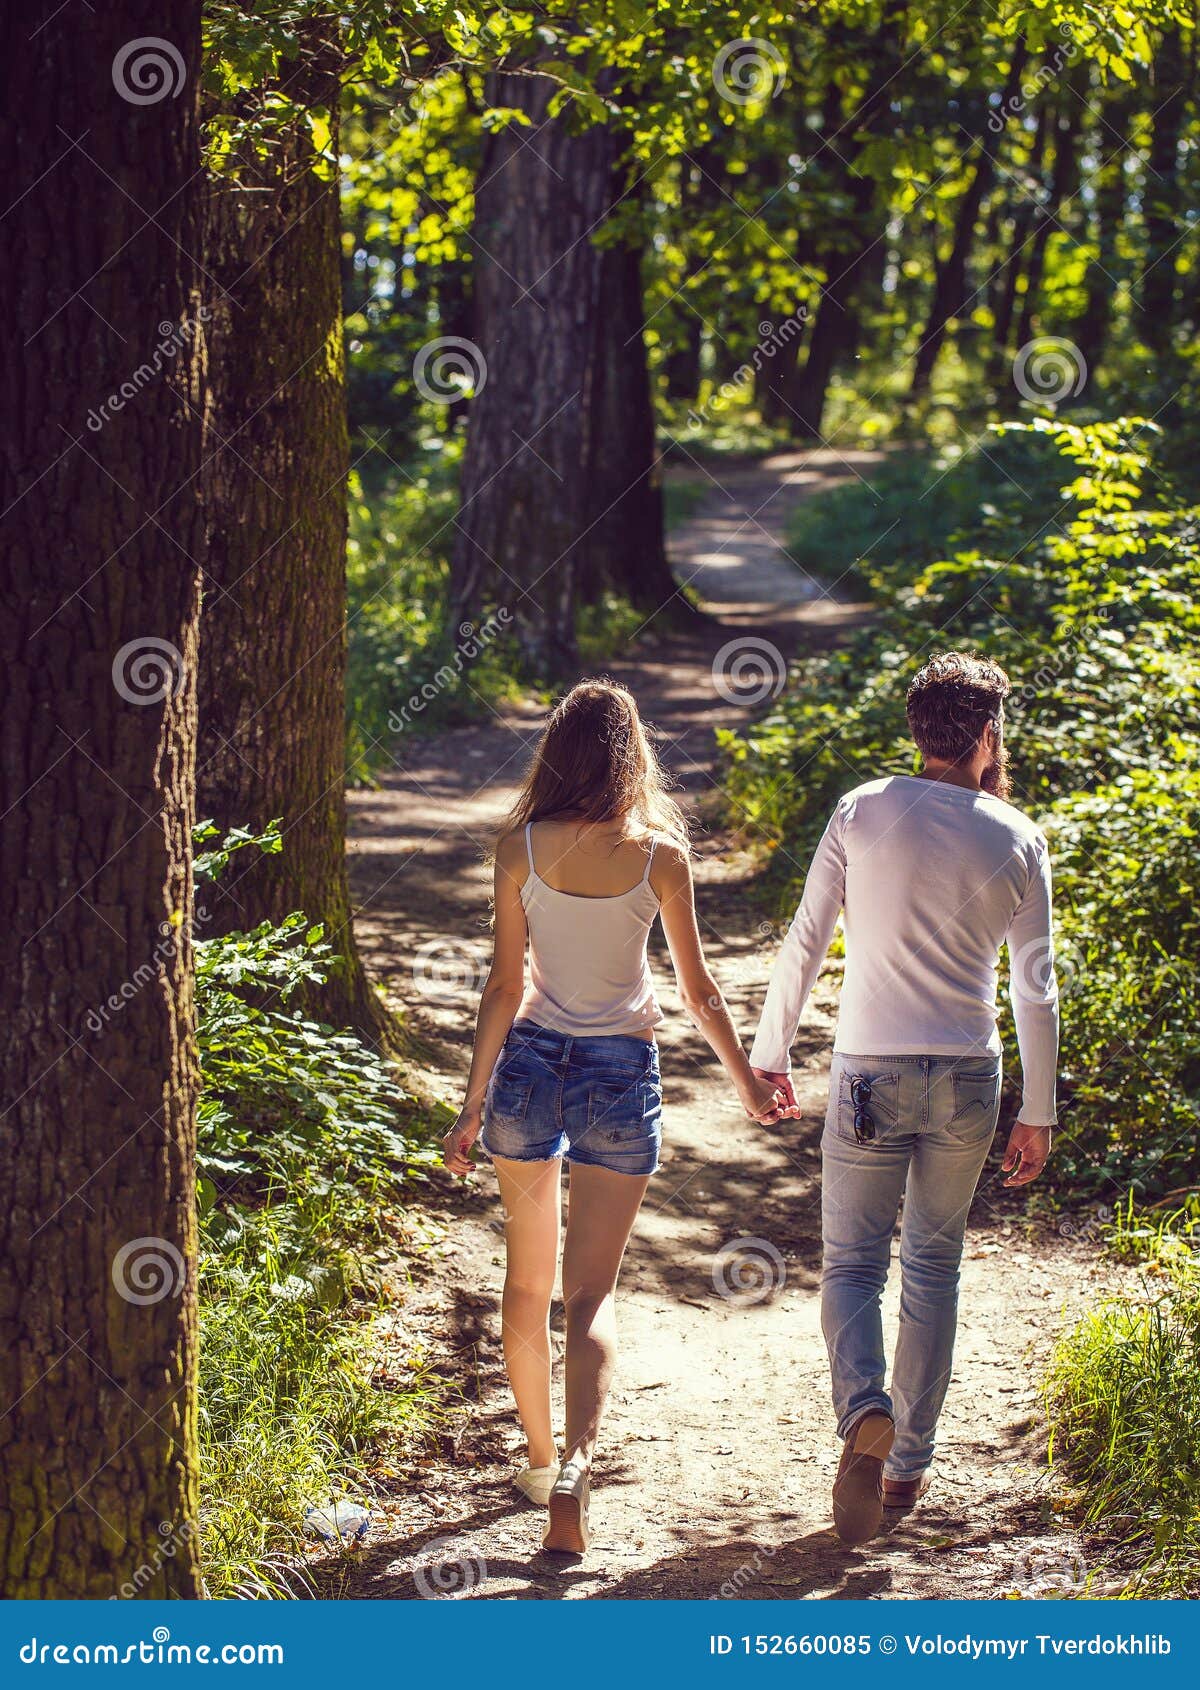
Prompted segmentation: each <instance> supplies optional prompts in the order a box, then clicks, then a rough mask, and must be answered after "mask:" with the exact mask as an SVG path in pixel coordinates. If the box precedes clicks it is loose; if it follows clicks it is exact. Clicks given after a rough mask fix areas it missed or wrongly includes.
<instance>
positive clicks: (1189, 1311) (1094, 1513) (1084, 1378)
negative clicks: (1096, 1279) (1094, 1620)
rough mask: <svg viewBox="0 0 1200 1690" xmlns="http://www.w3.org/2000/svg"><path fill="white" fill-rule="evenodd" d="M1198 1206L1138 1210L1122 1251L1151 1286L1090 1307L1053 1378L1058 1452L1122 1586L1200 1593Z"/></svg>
mask: <svg viewBox="0 0 1200 1690" xmlns="http://www.w3.org/2000/svg"><path fill="white" fill-rule="evenodd" d="M1195 1226H1196V1222H1195V1216H1194V1214H1188V1213H1187V1212H1185V1211H1180V1212H1178V1213H1176V1214H1175V1215H1172V1216H1169V1217H1167V1218H1165V1219H1163V1218H1160V1217H1145V1216H1140V1215H1138V1214H1137V1213H1136V1212H1135V1210H1134V1209H1133V1206H1132V1204H1130V1205H1128V1206H1127V1207H1126V1208H1125V1209H1124V1210H1123V1211H1122V1212H1121V1213H1120V1214H1119V1215H1118V1217H1117V1220H1116V1223H1115V1224H1114V1227H1113V1230H1112V1238H1111V1245H1112V1249H1113V1252H1114V1254H1116V1255H1118V1256H1119V1257H1122V1258H1124V1259H1125V1260H1133V1261H1137V1262H1139V1263H1140V1264H1141V1265H1142V1267H1143V1270H1144V1272H1143V1282H1142V1286H1141V1289H1140V1292H1138V1293H1136V1294H1133V1295H1129V1296H1124V1297H1117V1298H1112V1299H1110V1300H1108V1301H1107V1302H1105V1303H1103V1304H1101V1305H1100V1307H1099V1308H1096V1309H1093V1310H1090V1311H1089V1312H1088V1313H1087V1314H1086V1315H1085V1316H1084V1317H1083V1319H1082V1320H1080V1321H1079V1322H1078V1324H1077V1325H1076V1326H1075V1327H1074V1328H1073V1329H1072V1330H1071V1331H1070V1332H1068V1333H1067V1334H1066V1335H1065V1336H1064V1337H1062V1338H1061V1339H1060V1340H1059V1342H1058V1344H1057V1346H1056V1348H1055V1352H1054V1357H1053V1360H1052V1362H1051V1366H1050V1370H1049V1374H1048V1377H1047V1381H1046V1398H1047V1406H1048V1411H1049V1418H1050V1428H1051V1446H1050V1448H1051V1456H1052V1458H1053V1457H1055V1456H1057V1457H1058V1458H1059V1459H1060V1460H1061V1462H1062V1463H1063V1465H1064V1467H1065V1468H1066V1470H1067V1472H1068V1473H1069V1474H1070V1476H1071V1478H1072V1479H1073V1480H1074V1481H1075V1482H1076V1484H1077V1485H1078V1487H1079V1499H1078V1506H1079V1512H1080V1514H1081V1516H1082V1518H1083V1520H1084V1521H1085V1522H1086V1524H1087V1525H1088V1526H1089V1527H1091V1528H1092V1531H1093V1532H1094V1534H1095V1540H1096V1544H1097V1547H1098V1548H1099V1550H1100V1553H1101V1554H1102V1555H1103V1556H1104V1557H1105V1558H1106V1560H1108V1561H1109V1562H1110V1563H1111V1567H1110V1568H1109V1569H1108V1570H1110V1571H1112V1572H1115V1573H1116V1574H1117V1575H1118V1582H1119V1583H1120V1584H1121V1585H1122V1586H1123V1589H1122V1594H1127V1595H1131V1596H1138V1597H1157V1596H1167V1597H1178V1596H1195V1595H1197V1594H1198V1593H1200V1254H1198V1253H1197V1249H1196V1235H1195Z"/></svg>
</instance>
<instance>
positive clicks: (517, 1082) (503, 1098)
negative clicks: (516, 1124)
mask: <svg viewBox="0 0 1200 1690" xmlns="http://www.w3.org/2000/svg"><path fill="white" fill-rule="evenodd" d="M533 1086H534V1081H533V1077H532V1075H530V1074H527V1073H524V1072H522V1069H521V1068H519V1067H517V1066H516V1065H515V1064H512V1063H510V1064H508V1065H507V1066H506V1067H504V1068H498V1069H497V1070H496V1073H495V1076H494V1077H493V1079H492V1091H491V1097H490V1098H489V1100H488V1116H489V1119H491V1120H493V1121H523V1120H524V1119H525V1117H526V1115H528V1113H529V1100H530V1098H531V1097H532V1096H533Z"/></svg>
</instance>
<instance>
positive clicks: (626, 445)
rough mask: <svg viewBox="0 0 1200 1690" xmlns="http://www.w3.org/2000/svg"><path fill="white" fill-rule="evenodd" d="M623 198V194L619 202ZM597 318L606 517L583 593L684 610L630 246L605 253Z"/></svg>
mask: <svg viewBox="0 0 1200 1690" xmlns="http://www.w3.org/2000/svg"><path fill="white" fill-rule="evenodd" d="M621 192H622V189H621V187H620V185H617V186H616V187H615V192H614V197H619V196H620V194H621ZM603 257H604V263H603V272H602V277H601V290H602V295H601V296H602V300H603V307H602V309H601V310H600V311H599V313H598V314H597V317H596V323H595V327H596V336H597V346H596V350H595V369H596V389H595V399H594V417H593V426H592V429H591V449H592V468H591V477H590V481H591V494H592V502H593V506H594V508H596V509H597V510H598V512H599V515H598V516H597V517H596V518H595V519H594V522H593V526H592V528H591V530H590V532H589V533H588V534H587V535H586V551H585V553H584V560H585V561H584V569H583V572H582V573H583V580H582V583H581V585H582V589H583V593H584V594H585V595H586V596H587V597H589V598H591V599H595V598H596V597H598V596H599V591H600V589H601V588H602V586H604V585H607V586H610V587H612V588H614V589H615V590H616V591H617V592H618V593H620V594H622V595H623V596H624V597H625V598H627V599H629V600H630V601H631V602H632V603H633V604H635V605H636V606H637V607H638V608H639V609H640V610H646V611H650V612H655V611H660V610H661V611H666V610H667V609H668V608H671V609H672V611H674V610H677V609H680V608H682V607H683V605H684V603H685V601H683V600H682V599H681V598H679V597H678V593H677V588H676V584H675V578H674V576H673V575H672V574H671V571H670V569H669V568H668V566H667V554H666V545H665V543H664V538H663V532H664V531H663V499H662V478H661V474H660V470H659V461H658V446H657V443H656V440H655V429H654V401H653V397H652V395H651V392H650V371H649V368H648V366H647V363H646V342H645V313H644V309H643V304H642V258H641V251H640V248H639V247H638V246H637V245H635V244H634V243H633V242H630V241H623V242H619V243H618V244H616V245H614V246H610V247H606V248H605V250H604V255H603Z"/></svg>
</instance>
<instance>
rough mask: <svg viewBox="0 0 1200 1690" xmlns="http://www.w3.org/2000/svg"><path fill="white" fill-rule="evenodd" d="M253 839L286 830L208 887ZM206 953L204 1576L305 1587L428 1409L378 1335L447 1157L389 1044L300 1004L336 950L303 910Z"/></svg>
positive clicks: (267, 1587)
mask: <svg viewBox="0 0 1200 1690" xmlns="http://www.w3.org/2000/svg"><path fill="white" fill-rule="evenodd" d="M199 834H200V840H199V842H200V843H201V844H207V843H209V842H210V841H211V830H210V829H208V828H206V827H202V828H201V829H200V830H199ZM245 848H251V849H259V848H261V849H266V850H274V849H277V848H278V835H277V833H275V832H272V833H269V834H267V835H263V836H260V837H252V836H250V835H247V834H245V833H242V834H239V835H236V836H231V837H230V838H229V839H226V840H224V841H222V842H221V843H220V844H219V845H218V846H217V847H216V848H215V849H210V850H207V851H205V852H204V853H203V854H202V855H201V856H200V857H199V858H198V859H197V870H198V874H199V877H200V879H201V881H202V882H203V880H204V879H206V878H207V877H209V876H210V875H212V874H214V873H219V872H220V870H221V869H222V868H223V867H224V865H225V862H226V861H227V860H228V857H229V854H230V852H231V851H234V850H241V849H245ZM201 895H202V894H201ZM196 950H197V970H196V994H197V1011H198V1031H199V1043H200V1060H201V1071H202V1077H203V1088H204V1089H203V1093H202V1096H201V1102H200V1113H199V1169H200V1182H199V1191H200V1210H201V1261H200V1293H201V1373H200V1444H201V1463H202V1467H201V1471H202V1478H203V1484H204V1498H203V1503H202V1508H201V1530H202V1538H203V1551H204V1563H205V1578H206V1583H207V1587H208V1592H209V1595H210V1596H214V1597H220V1596H228V1595H233V1594H280V1595H287V1594H295V1593H297V1592H298V1591H299V1590H300V1589H302V1588H304V1587H305V1584H306V1576H305V1574H304V1571H303V1557H302V1555H301V1554H300V1551H301V1546H302V1536H301V1534H302V1529H303V1517H304V1513H305V1509H306V1508H307V1507H309V1506H319V1505H321V1504H323V1503H325V1502H327V1501H328V1500H329V1499H330V1497H337V1496H339V1495H341V1494H343V1493H346V1492H350V1493H352V1494H354V1493H356V1494H362V1491H363V1488H364V1485H365V1483H366V1478H367V1466H368V1459H369V1457H370V1455H371V1452H372V1449H373V1447H374V1445H375V1444H376V1442H377V1440H378V1439H379V1438H380V1436H381V1435H382V1433H383V1432H384V1431H386V1430H398V1429H401V1428H405V1427H408V1428H411V1427H413V1426H414V1425H416V1424H419V1423H420V1421H421V1418H422V1416H423V1415H424V1414H425V1413H426V1411H427V1407H428V1401H429V1392H428V1390H427V1388H426V1385H425V1382H424V1380H423V1377H422V1373H421V1369H420V1365H419V1362H417V1361H415V1360H414V1362H413V1363H412V1365H411V1367H410V1370H409V1373H408V1376H407V1377H406V1378H404V1379H403V1380H402V1381H388V1382H386V1388H384V1386H385V1382H384V1381H381V1380H379V1379H377V1378H375V1377H373V1367H372V1362H371V1360H370V1356H369V1349H368V1346H367V1344H365V1343H364V1338H365V1337H366V1335H367V1330H368V1329H369V1327H370V1324H371V1322H372V1320H373V1318H374V1316H375V1314H376V1312H377V1311H378V1309H379V1307H380V1298H381V1295H382V1289H383V1287H382V1280H381V1277H380V1264H381V1263H382V1262H383V1261H385V1260H386V1259H387V1257H388V1254H389V1253H390V1252H389V1251H388V1250H387V1249H386V1248H385V1246H386V1245H387V1243H388V1242H389V1240H390V1237H391V1236H392V1232H393V1216H394V1210H395V1205H396V1203H397V1200H398V1199H399V1198H400V1196H401V1194H402V1192H403V1190H404V1187H405V1185H406V1183H407V1182H409V1181H410V1180H411V1179H412V1178H413V1177H414V1176H416V1175H419V1173H420V1170H421V1169H422V1168H423V1167H424V1166H426V1165H427V1164H428V1163H429V1161H430V1160H431V1159H432V1154H433V1153H432V1151H431V1150H430V1149H429V1148H428V1147H427V1146H426V1145H425V1144H423V1143H422V1142H421V1134H420V1133H419V1132H418V1130H417V1129H416V1126H415V1125H410V1126H409V1127H407V1128H402V1126H401V1119H402V1117H403V1116H404V1115H407V1117H408V1119H409V1121H410V1122H415V1119H416V1116H415V1111H414V1108H413V1105H412V1103H411V1100H408V1099H406V1098H405V1096H404V1094H403V1093H402V1092H401V1090H400V1088H399V1087H398V1085H397V1084H396V1081H395V1079H394V1077H393V1075H392V1074H391V1073H390V1071H389V1070H388V1068H387V1067H386V1066H385V1064H384V1063H382V1062H381V1061H380V1059H379V1058H378V1057H377V1056H376V1055H375V1054H374V1052H373V1051H371V1050H369V1049H368V1048H367V1047H366V1046H364V1045H363V1044H362V1043H361V1042H360V1041H359V1040H358V1039H356V1038H355V1037H353V1036H352V1035H351V1034H349V1033H344V1032H339V1031H337V1030H336V1029H335V1028H333V1027H329V1026H325V1025H321V1024H319V1023H316V1022H313V1021H311V1020H309V1019H306V1018H305V1017H303V1016H301V1015H300V1014H298V1013H294V1012H292V1011H291V1010H290V1009H289V1007H288V1000H289V998H290V997H291V996H292V994H293V992H294V991H295V990H296V988H297V987H298V986H299V985H300V984H301V983H303V982H317V983H318V984H319V983H321V982H322V981H323V980H324V979H325V978H326V976H327V971H328V969H329V967H330V966H331V963H332V961H333V959H332V958H331V956H330V952H329V947H328V946H327V945H326V944H325V943H324V941H323V938H322V936H321V933H320V930H319V929H313V928H311V927H310V926H309V924H308V922H307V921H306V919H305V918H304V916H303V915H299V914H297V915H294V916H291V917H289V918H288V920H286V921H285V922H283V923H281V924H280V925H279V926H277V927H272V926H270V925H269V924H267V923H263V924H262V925H260V926H259V927H258V928H256V929H255V930H254V931H253V932H252V933H231V934H228V935H225V936H222V937H219V938H212V939H205V940H201V941H199V942H198V943H197V946H196Z"/></svg>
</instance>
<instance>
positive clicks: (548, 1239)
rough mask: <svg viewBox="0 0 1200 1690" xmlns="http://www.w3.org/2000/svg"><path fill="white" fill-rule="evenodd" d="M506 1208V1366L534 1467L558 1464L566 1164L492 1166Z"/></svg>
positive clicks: (496, 1160)
mask: <svg viewBox="0 0 1200 1690" xmlns="http://www.w3.org/2000/svg"><path fill="white" fill-rule="evenodd" d="M492 1161H493V1164H494V1166H495V1169H496V1177H497V1179H498V1180H499V1181H500V1196H501V1198H502V1199H503V1202H504V1240H505V1244H506V1246H507V1250H508V1266H507V1269H506V1271H505V1275H504V1304H503V1321H504V1365H505V1367H506V1368H507V1369H508V1381H509V1384H510V1385H511V1386H512V1392H513V1396H514V1397H515V1398H516V1399H517V1413H518V1414H519V1415H520V1417H521V1425H522V1427H523V1428H524V1431H525V1437H526V1439H527V1440H528V1443H529V1465H530V1466H531V1467H549V1466H550V1465H551V1463H552V1462H554V1461H555V1460H556V1459H557V1455H556V1452H555V1448H554V1432H553V1422H552V1419H551V1408H550V1299H551V1297H552V1296H553V1294H554V1272H555V1269H556V1267H557V1266H558V1229H559V1214H560V1210H561V1205H562V1184H561V1181H562V1164H561V1163H560V1162H559V1161H558V1160H557V1159H556V1160H554V1161H551V1162H512V1161H509V1160H508V1159H507V1158H506V1157H501V1156H494V1157H493V1158H492Z"/></svg>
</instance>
